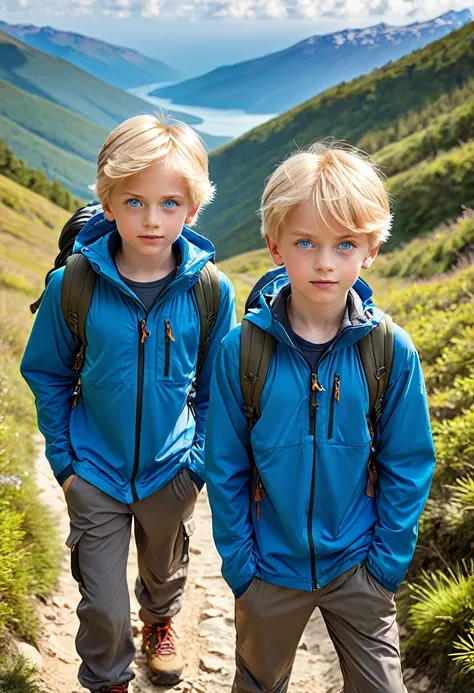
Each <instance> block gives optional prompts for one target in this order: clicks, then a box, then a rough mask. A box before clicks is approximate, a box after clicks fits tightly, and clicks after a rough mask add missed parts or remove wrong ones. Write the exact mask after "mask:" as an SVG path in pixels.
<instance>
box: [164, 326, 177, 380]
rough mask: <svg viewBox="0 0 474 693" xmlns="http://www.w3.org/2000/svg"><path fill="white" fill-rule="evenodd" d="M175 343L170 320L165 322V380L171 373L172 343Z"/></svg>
mask: <svg viewBox="0 0 474 693" xmlns="http://www.w3.org/2000/svg"><path fill="white" fill-rule="evenodd" d="M175 341H176V340H175V338H174V337H173V332H172V330H171V323H170V321H169V320H165V378H167V377H168V375H169V372H170V355H171V342H175Z"/></svg>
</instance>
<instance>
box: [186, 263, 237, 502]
mask: <svg viewBox="0 0 474 693" xmlns="http://www.w3.org/2000/svg"><path fill="white" fill-rule="evenodd" d="M219 276H220V285H221V296H220V302H219V311H218V313H217V319H216V322H215V325H214V328H213V330H212V333H211V338H210V343H209V350H208V352H207V356H206V360H205V363H204V367H203V369H202V372H201V374H200V376H199V378H198V381H197V384H196V394H195V398H194V405H195V412H196V434H195V436H194V441H193V445H192V448H191V455H190V461H189V469H190V472H191V475H192V477H193V480H194V482H195V484H196V485H197V486H198V488H199V489H201V488H202V486H203V485H204V480H205V472H204V438H205V430H206V419H207V409H208V406H209V390H210V386H211V376H212V370H213V367H214V362H215V359H216V355H217V351H218V349H219V346H220V344H221V342H222V340H223V339H224V337H225V336H226V335H227V334H228V333H229V331H230V330H231V329H232V328H233V327H234V325H235V323H236V318H235V296H234V287H233V286H232V284H231V283H230V281H229V279H228V278H227V277H226V276H225V275H224V274H222V272H219Z"/></svg>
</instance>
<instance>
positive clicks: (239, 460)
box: [206, 278, 435, 596]
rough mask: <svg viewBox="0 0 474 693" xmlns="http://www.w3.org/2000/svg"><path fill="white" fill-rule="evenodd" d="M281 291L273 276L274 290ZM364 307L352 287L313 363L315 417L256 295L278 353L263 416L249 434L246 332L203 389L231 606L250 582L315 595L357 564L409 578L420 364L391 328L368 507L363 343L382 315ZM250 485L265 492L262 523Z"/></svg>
mask: <svg viewBox="0 0 474 693" xmlns="http://www.w3.org/2000/svg"><path fill="white" fill-rule="evenodd" d="M285 283H286V284H288V281H287V279H286V280H285V282H283V285H285ZM281 285H282V281H281V278H280V279H279V280H278V282H276V283H275V285H274V287H273V288H275V287H276V288H277V289H278V290H281ZM371 296H372V292H371V291H370V289H369V287H368V286H367V285H366V284H365V282H363V281H362V280H358V281H357V283H356V284H355V286H354V288H353V289H352V290H351V292H350V300H349V301H348V310H347V312H346V317H345V319H344V321H343V323H342V326H341V329H340V331H339V333H338V335H337V337H336V339H335V340H334V342H333V343H332V345H331V346H330V347H329V348H328V349H327V351H326V352H325V353H324V355H323V356H322V358H321V360H320V362H319V365H318V369H317V374H316V375H317V380H318V382H319V385H320V386H322V387H323V388H324V389H323V391H321V392H316V393H315V395H316V399H315V401H313V404H314V406H311V399H310V398H311V394H312V389H311V386H312V375H313V374H312V373H311V367H310V365H309V363H308V361H306V359H305V358H304V356H303V355H302V353H301V352H300V351H298V350H297V349H296V347H295V346H294V345H293V343H292V342H291V341H290V338H289V336H288V334H287V333H286V331H285V330H284V328H283V327H282V325H281V324H280V323H279V322H278V321H277V319H276V317H275V315H274V313H273V312H272V300H275V293H274V295H273V297H272V296H267V295H265V296H264V295H263V294H261V295H260V298H259V301H258V306H257V307H256V308H255V309H253V310H251V311H250V312H249V313H248V314H247V315H246V319H247V320H250V321H252V322H254V323H255V324H256V325H258V326H259V327H260V328H262V329H263V330H266V331H267V332H268V333H269V334H271V335H273V337H275V339H276V346H275V349H274V352H273V356H272V360H271V362H270V366H269V370H268V374H267V379H266V382H265V386H264V389H263V392H262V397H261V408H262V415H261V417H260V418H259V419H258V421H257V422H256V424H255V426H254V428H253V429H252V431H251V432H250V433H249V430H248V422H247V419H246V417H245V416H244V411H243V408H244V402H243V396H242V391H241V387H240V373H239V359H240V326H237V327H235V328H234V329H233V330H232V331H231V332H230V334H229V335H228V336H227V337H226V338H225V339H224V341H223V343H222V345H221V348H220V350H219V353H218V356H217V359H216V365H215V371H214V375H213V381H212V384H211V399H210V408H209V413H208V426H207V437H206V479H207V484H208V494H209V500H210V503H211V508H212V514H213V531H214V539H215V542H216V545H217V548H218V551H219V553H220V555H221V557H222V561H223V575H224V578H225V579H226V581H227V582H228V584H229V586H230V587H231V589H232V590H233V591H234V593H235V594H236V596H239V594H241V592H242V588H244V587H245V586H246V585H247V584H248V583H249V582H250V581H251V580H252V579H253V577H255V576H256V577H258V578H260V579H262V580H265V581H266V582H270V583H273V584H276V585H280V586H282V587H290V588H294V589H301V590H314V589H318V588H320V587H322V586H324V585H327V584H328V583H329V582H330V581H331V580H333V579H335V578H336V577H338V576H339V575H341V574H342V573H343V572H345V571H346V570H348V569H349V568H351V567H352V566H354V565H356V564H358V563H361V562H363V561H366V564H367V567H368V569H369V571H370V572H371V573H372V575H373V576H374V577H375V578H376V579H377V580H378V581H379V582H380V584H381V585H383V586H384V587H385V588H386V589H387V590H390V591H393V592H395V591H396V590H397V588H398V586H399V584H400V582H401V581H402V580H403V578H404V576H405V574H406V571H407V569H408V566H409V564H410V561H411V559H412V556H413V552H414V549H415V544H416V539H417V527H418V520H419V516H420V514H421V512H422V509H423V507H424V504H425V502H426V499H427V496H428V493H429V489H430V485H431V480H432V475H433V471H434V466H435V454H434V447H433V440H432V436H431V428H430V421H429V414H428V408H427V400H426V391H425V386H424V382H423V376H422V372H421V367H420V362H419V359H418V355H417V352H416V350H415V348H414V346H413V343H412V342H411V340H410V338H409V337H408V335H407V334H406V333H405V332H404V331H403V330H402V329H401V328H400V327H398V326H395V343H394V358H393V366H392V372H391V377H390V382H389V384H388V388H387V390H386V394H385V399H384V407H383V414H382V418H381V420H380V422H379V425H378V438H379V441H378V455H377V461H378V471H379V480H378V483H377V486H376V492H375V498H372V497H370V496H369V495H367V482H368V476H367V462H368V458H369V446H370V434H369V430H368V425H367V419H366V415H367V412H368V408H369V393H368V386H367V379H366V376H365V373H364V369H363V366H362V362H361V359H360V355H359V350H358V348H357V342H358V340H360V339H361V338H362V337H363V336H365V335H366V334H368V332H369V331H370V330H372V329H373V328H374V327H375V326H376V325H377V324H378V322H379V321H380V320H381V318H382V316H383V313H382V312H381V311H380V310H378V309H377V308H376V307H375V306H374V305H373V303H372V300H371ZM336 379H338V383H339V385H340V390H339V392H340V396H339V398H336V397H335V389H336V388H335V386H334V384H335V382H336ZM250 449H251V456H252V457H253V461H251V459H250V456H249V450H250ZM252 462H253V464H254V465H255V468H253V465H252ZM257 473H258V476H259V478H260V480H261V482H262V483H263V487H264V497H263V499H262V500H261V502H260V507H259V517H257V507H256V502H255V500H254V491H255V486H256V476H257Z"/></svg>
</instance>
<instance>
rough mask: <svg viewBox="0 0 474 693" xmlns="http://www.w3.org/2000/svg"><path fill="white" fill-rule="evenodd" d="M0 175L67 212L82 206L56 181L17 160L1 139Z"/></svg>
mask: <svg viewBox="0 0 474 693" xmlns="http://www.w3.org/2000/svg"><path fill="white" fill-rule="evenodd" d="M0 175H2V176H5V177H6V178H10V179H11V180H14V181H15V182H16V183H20V185H24V186H25V187H27V188H29V190H32V191H33V192H36V193H38V194H40V195H43V197H46V199H48V200H50V201H51V202H54V204H56V205H58V206H59V207H62V208H63V209H67V210H68V211H73V210H74V211H75V210H76V209H77V208H78V207H79V206H80V205H81V204H82V203H81V200H79V199H78V198H76V197H73V196H72V195H71V193H70V192H69V190H68V189H67V188H64V187H63V186H62V185H61V184H60V183H59V181H58V180H55V181H53V182H50V181H49V180H48V178H47V177H46V176H45V174H44V172H43V171H40V170H38V169H33V168H31V167H30V166H28V165H27V164H26V163H25V162H24V161H23V159H18V158H17V157H16V156H15V155H14V154H13V152H12V150H11V149H10V148H9V147H8V146H7V145H6V143H5V142H4V141H3V140H2V139H0Z"/></svg>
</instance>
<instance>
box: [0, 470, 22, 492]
mask: <svg viewBox="0 0 474 693" xmlns="http://www.w3.org/2000/svg"><path fill="white" fill-rule="evenodd" d="M9 485H12V486H14V487H15V488H16V489H17V490H19V488H20V486H21V479H20V477H19V476H3V474H0V486H9Z"/></svg>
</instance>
